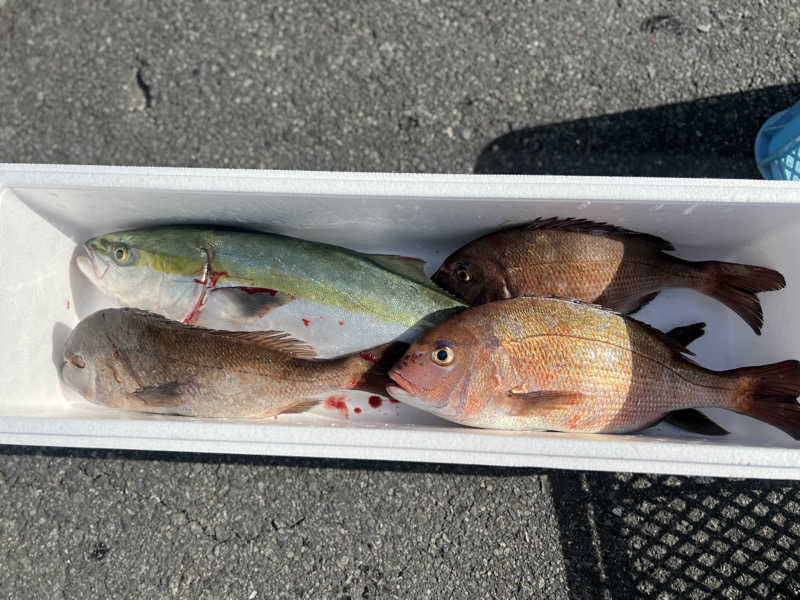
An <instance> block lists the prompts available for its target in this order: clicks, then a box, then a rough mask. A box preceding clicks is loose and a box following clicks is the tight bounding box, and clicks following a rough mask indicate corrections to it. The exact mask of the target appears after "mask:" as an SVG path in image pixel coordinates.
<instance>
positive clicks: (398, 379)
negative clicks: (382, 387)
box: [386, 369, 421, 400]
mask: <svg viewBox="0 0 800 600" xmlns="http://www.w3.org/2000/svg"><path fill="white" fill-rule="evenodd" d="M389 378H390V379H391V380H392V381H394V382H395V383H396V384H397V386H394V385H390V386H389V387H387V388H386V390H387V391H388V392H389V393H390V394H392V395H394V394H393V393H392V391H391V390H392V389H395V390H400V392H402V394H404V395H408V396H410V397H412V398H413V399H415V400H419V395H420V391H421V390H420V389H419V387H418V386H417V385H416V384H414V383H413V382H412V381H409V380H408V379H406V378H405V377H403V376H402V375H401V374H400V373H399V372H398V371H396V370H395V369H392V370H391V371H389ZM398 386H399V387H398ZM397 399H398V400H400V398H397Z"/></svg>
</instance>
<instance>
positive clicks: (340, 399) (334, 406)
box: [325, 396, 348, 419]
mask: <svg viewBox="0 0 800 600" xmlns="http://www.w3.org/2000/svg"><path fill="white" fill-rule="evenodd" d="M325 408H329V409H331V410H338V411H339V414H340V415H342V416H343V417H344V418H345V419H347V418H348V414H347V404H346V403H345V401H344V396H331V397H329V398H328V399H327V400H325Z"/></svg>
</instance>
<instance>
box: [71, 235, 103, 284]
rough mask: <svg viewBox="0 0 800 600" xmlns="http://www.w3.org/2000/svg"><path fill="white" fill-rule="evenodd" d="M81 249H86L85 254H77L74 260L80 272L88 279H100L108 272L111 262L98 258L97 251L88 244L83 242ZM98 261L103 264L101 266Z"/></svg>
mask: <svg viewBox="0 0 800 600" xmlns="http://www.w3.org/2000/svg"><path fill="white" fill-rule="evenodd" d="M83 249H84V250H85V251H86V256H79V257H78V258H76V259H75V262H76V263H77V264H78V269H80V271H81V273H83V274H84V275H86V277H87V278H88V279H89V280H90V281H100V280H102V279H103V277H105V276H106V274H107V273H108V269H109V268H110V267H111V264H110V263H107V262H105V261H101V260H99V258H98V256H97V252H95V251H94V249H93V248H92V247H91V246H89V245H88V244H84V245H83ZM98 263H103V264H102V266H101V265H100V264H98Z"/></svg>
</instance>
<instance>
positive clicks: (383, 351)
mask: <svg viewBox="0 0 800 600" xmlns="http://www.w3.org/2000/svg"><path fill="white" fill-rule="evenodd" d="M408 346H409V345H408V344H406V343H405V342H389V343H388V344H383V345H381V346H376V347H375V348H370V349H369V350H364V351H363V352H358V353H356V354H353V355H351V356H349V357H348V358H347V361H348V365H349V368H348V369H347V373H348V381H347V384H346V385H345V386H344V388H345V389H352V390H360V391H363V392H370V393H373V394H383V395H386V386H387V385H391V384H392V383H393V382H392V380H391V379H389V369H391V368H392V367H393V366H394V364H395V363H396V362H397V361H398V360H400V358H401V357H402V356H403V354H405V352H406V350H408Z"/></svg>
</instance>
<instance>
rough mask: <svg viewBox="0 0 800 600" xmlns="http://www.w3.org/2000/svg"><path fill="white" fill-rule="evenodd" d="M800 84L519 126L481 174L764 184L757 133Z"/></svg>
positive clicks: (493, 148) (481, 160)
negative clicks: (757, 159)
mask: <svg viewBox="0 0 800 600" xmlns="http://www.w3.org/2000/svg"><path fill="white" fill-rule="evenodd" d="M798 96H800V83H792V84H786V85H777V86H772V87H766V88H762V89H757V90H748V91H745V92H737V93H734V94H724V95H720V96H712V97H708V98H700V99H697V100H693V101H691V102H681V103H677V104H668V105H664V106H658V107H655V108H646V109H640V110H631V111H626V112H621V113H616V114H610V115H601V116H597V117H589V118H585V119H577V120H575V121H566V122H563V123H553V124H549V125H537V126H532V127H525V128H522V129H516V130H513V131H510V132H509V133H507V134H505V135H502V136H500V137H498V138H496V139H494V140H492V141H491V142H489V143H488V144H487V145H486V146H485V147H484V148H483V150H482V151H481V152H480V154H479V155H478V158H477V160H476V162H475V167H474V172H475V173H480V174H488V173H494V174H517V175H521V174H550V175H620V176H648V177H717V178H743V179H753V178H756V179H760V177H761V176H760V175H759V173H758V169H757V167H756V162H755V158H754V154H753V146H754V144H755V139H756V134H757V133H758V130H759V128H760V127H761V125H763V123H764V122H765V121H766V120H767V119H768V118H769V117H770V116H771V115H773V114H774V113H776V112H778V111H780V110H783V109H785V108H788V107H789V106H791V105H792V104H794V102H795V101H796V100H797V98H798Z"/></svg>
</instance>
